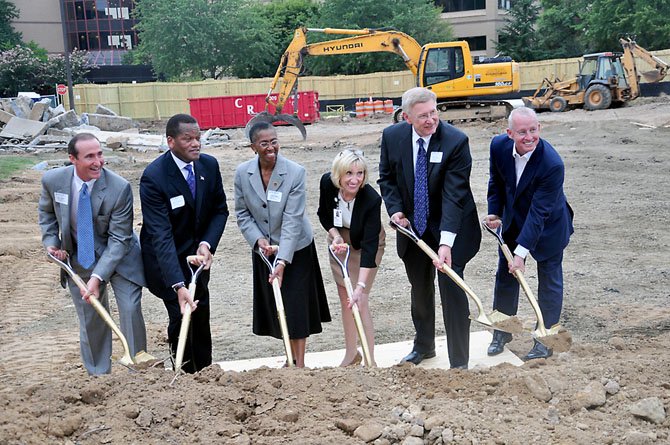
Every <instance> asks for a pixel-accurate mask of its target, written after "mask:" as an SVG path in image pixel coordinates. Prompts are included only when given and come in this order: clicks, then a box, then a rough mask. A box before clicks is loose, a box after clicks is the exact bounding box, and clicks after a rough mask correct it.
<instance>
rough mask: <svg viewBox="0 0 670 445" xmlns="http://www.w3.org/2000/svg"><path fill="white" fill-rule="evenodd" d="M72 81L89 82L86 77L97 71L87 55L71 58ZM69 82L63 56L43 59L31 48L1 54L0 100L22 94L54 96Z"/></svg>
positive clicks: (77, 52)
mask: <svg viewBox="0 0 670 445" xmlns="http://www.w3.org/2000/svg"><path fill="white" fill-rule="evenodd" d="M70 66H71V69H72V80H73V82H74V83H82V82H85V81H86V79H85V75H86V73H88V71H90V70H91V69H92V68H93V67H92V66H91V65H90V64H89V62H88V57H87V55H86V52H85V51H76V50H75V51H73V52H72V53H71V55H70ZM65 79H66V75H65V60H64V57H63V56H62V55H54V56H49V57H47V58H46V59H42V58H41V57H40V56H39V55H38V54H35V52H34V51H33V50H32V49H30V48H29V47H28V46H15V47H14V48H11V49H8V50H5V51H0V97H7V96H15V95H16V94H17V93H18V92H19V91H34V92H36V93H39V94H53V93H54V85H55V84H57V83H62V82H64V81H65Z"/></svg>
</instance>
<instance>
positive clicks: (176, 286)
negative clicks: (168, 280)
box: [172, 281, 186, 292]
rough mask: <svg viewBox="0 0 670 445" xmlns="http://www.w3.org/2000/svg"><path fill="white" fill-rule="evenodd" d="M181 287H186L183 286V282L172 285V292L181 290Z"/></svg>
mask: <svg viewBox="0 0 670 445" xmlns="http://www.w3.org/2000/svg"><path fill="white" fill-rule="evenodd" d="M183 287H186V285H185V284H184V282H183V281H180V282H179V283H177V284H173V285H172V290H173V291H175V292H179V289H181V288H183Z"/></svg>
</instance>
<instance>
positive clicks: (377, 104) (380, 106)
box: [372, 100, 384, 113]
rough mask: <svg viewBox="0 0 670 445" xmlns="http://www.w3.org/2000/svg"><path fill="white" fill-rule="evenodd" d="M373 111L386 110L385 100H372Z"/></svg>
mask: <svg viewBox="0 0 670 445" xmlns="http://www.w3.org/2000/svg"><path fill="white" fill-rule="evenodd" d="M372 112H373V113H383V112H384V101H383V100H375V101H373V102H372Z"/></svg>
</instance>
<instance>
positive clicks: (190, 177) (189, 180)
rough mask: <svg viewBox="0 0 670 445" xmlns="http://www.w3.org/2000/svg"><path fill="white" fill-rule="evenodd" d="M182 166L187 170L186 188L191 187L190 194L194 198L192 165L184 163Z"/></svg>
mask: <svg viewBox="0 0 670 445" xmlns="http://www.w3.org/2000/svg"><path fill="white" fill-rule="evenodd" d="M184 168H185V169H186V170H187V171H188V176H187V177H186V183H187V184H188V188H189V189H191V196H193V199H195V174H193V166H192V165H191V164H186V166H185V167H184Z"/></svg>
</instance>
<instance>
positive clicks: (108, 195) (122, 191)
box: [38, 166, 145, 286]
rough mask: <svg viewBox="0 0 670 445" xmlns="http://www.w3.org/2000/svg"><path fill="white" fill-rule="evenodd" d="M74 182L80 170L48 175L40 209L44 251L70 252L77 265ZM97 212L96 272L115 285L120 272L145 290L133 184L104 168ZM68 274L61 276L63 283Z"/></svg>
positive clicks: (94, 198) (96, 192) (96, 190)
mask: <svg viewBox="0 0 670 445" xmlns="http://www.w3.org/2000/svg"><path fill="white" fill-rule="evenodd" d="M73 177H74V166H69V167H62V168H57V169H54V170H50V171H47V172H45V173H44V176H42V194H41V196H40V201H39V205H38V210H39V225H40V229H41V230H42V243H43V244H44V247H49V246H55V247H58V248H60V249H63V250H66V251H67V252H68V254H69V255H70V257H71V258H73V259H74V260H75V261H76V260H77V249H76V245H77V243H76V240H73V239H72V235H71V230H72V227H71V226H70V205H71V203H72V199H73V197H72V179H73ZM91 211H92V214H93V240H94V242H95V263H94V266H93V269H92V271H91V273H94V274H96V275H98V276H99V277H100V278H102V279H103V281H109V279H110V278H111V276H112V275H113V274H114V273H115V272H116V273H119V274H120V275H121V276H123V277H124V278H126V279H127V280H130V281H132V282H133V283H135V284H138V285H140V286H145V281H144V271H143V268H142V256H141V253H140V246H139V243H138V241H137V236H136V235H135V233H134V232H133V192H132V189H131V187H130V184H129V183H128V181H126V180H125V179H123V178H122V177H121V176H119V175H117V174H116V173H114V172H112V171H110V170H108V169H106V168H103V169H102V172H101V174H100V178H99V179H98V180H96V181H95V184H94V185H93V188H92V189H91ZM75 264H76V263H75ZM64 274H65V272H64V271H61V283H63V284H64V283H65V280H64V277H65V275H64Z"/></svg>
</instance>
